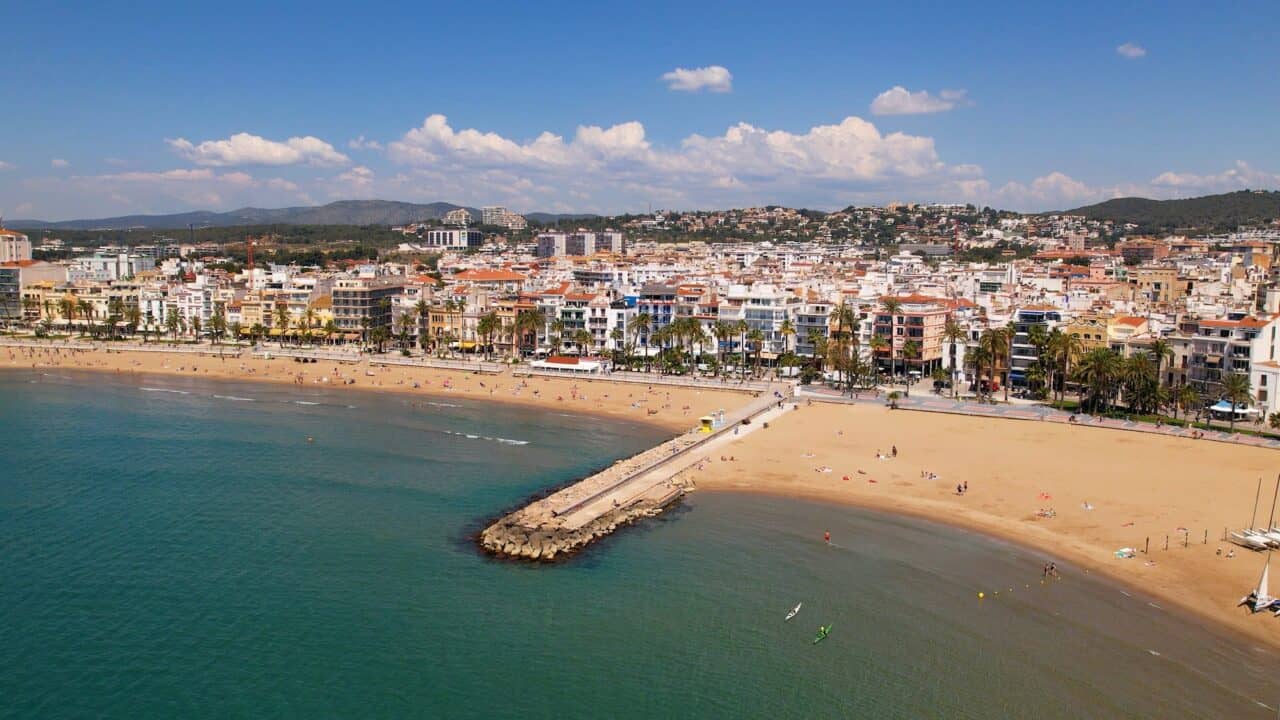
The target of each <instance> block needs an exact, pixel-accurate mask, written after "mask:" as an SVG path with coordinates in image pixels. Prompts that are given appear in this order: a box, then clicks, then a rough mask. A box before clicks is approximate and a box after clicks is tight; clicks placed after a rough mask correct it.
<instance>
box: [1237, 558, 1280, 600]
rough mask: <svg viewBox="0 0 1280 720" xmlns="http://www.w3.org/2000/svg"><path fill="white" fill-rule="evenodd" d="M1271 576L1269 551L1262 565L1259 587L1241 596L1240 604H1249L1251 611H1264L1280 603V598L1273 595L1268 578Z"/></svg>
mask: <svg viewBox="0 0 1280 720" xmlns="http://www.w3.org/2000/svg"><path fill="white" fill-rule="evenodd" d="M1270 576H1271V553H1267V562H1266V564H1265V565H1263V566H1262V577H1261V578H1259V579H1258V587H1256V588H1254V590H1253V592H1251V593H1249V594H1248V595H1245V596H1244V597H1242V598H1240V605H1244V606H1247V607H1248V608H1249V611H1250V612H1262V611H1263V610H1267V609H1269V608H1273V607H1276V606H1278V605H1280V599H1277V598H1274V597H1272V596H1271V588H1270V586H1269V585H1268V580H1269V578H1270Z"/></svg>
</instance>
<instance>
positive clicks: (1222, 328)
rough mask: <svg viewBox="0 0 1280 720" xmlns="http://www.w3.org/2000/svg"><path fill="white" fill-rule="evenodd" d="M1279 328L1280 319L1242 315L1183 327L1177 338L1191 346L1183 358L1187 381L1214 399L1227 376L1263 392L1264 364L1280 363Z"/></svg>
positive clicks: (1238, 314) (1277, 317) (1186, 324)
mask: <svg viewBox="0 0 1280 720" xmlns="http://www.w3.org/2000/svg"><path fill="white" fill-rule="evenodd" d="M1277 325H1280V316H1271V317H1267V318H1257V317H1250V316H1245V315H1243V314H1242V313H1232V314H1230V315H1228V318H1227V319H1213V320H1198V321H1189V322H1186V323H1183V325H1182V326H1181V327H1180V328H1179V333H1178V334H1177V335H1178V336H1179V337H1180V339H1182V340H1183V341H1184V342H1185V344H1186V345H1189V348H1188V352H1186V354H1184V355H1183V356H1182V357H1181V358H1179V360H1180V361H1181V362H1182V363H1184V364H1183V366H1182V368H1183V369H1185V370H1186V374H1187V381H1188V382H1190V383H1193V384H1195V385H1196V386H1197V387H1199V388H1200V389H1201V394H1202V395H1214V394H1216V393H1217V391H1218V390H1219V389H1220V388H1221V383H1222V376H1223V375H1224V374H1226V373H1238V374H1243V375H1245V376H1247V377H1248V378H1249V379H1250V381H1251V384H1252V385H1253V387H1254V388H1255V389H1259V384H1260V382H1261V375H1260V373H1261V372H1262V371H1261V370H1259V367H1260V366H1261V363H1266V362H1276V361H1277V358H1276V345H1277V337H1276V335H1277Z"/></svg>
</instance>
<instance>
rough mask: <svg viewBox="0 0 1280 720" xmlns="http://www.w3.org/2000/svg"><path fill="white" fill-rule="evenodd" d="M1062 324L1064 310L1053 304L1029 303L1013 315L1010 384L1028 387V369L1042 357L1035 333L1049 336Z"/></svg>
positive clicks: (1045, 336)
mask: <svg viewBox="0 0 1280 720" xmlns="http://www.w3.org/2000/svg"><path fill="white" fill-rule="evenodd" d="M1060 324H1062V311H1060V310H1059V309H1058V308H1056V307H1054V306H1052V305H1029V306H1027V307H1025V308H1023V309H1021V310H1019V311H1018V312H1016V313H1014V315H1013V332H1014V334H1013V344H1012V352H1011V353H1010V363H1009V365H1010V367H1009V384H1010V385H1012V386H1014V387H1026V385H1027V371H1028V369H1029V368H1030V367H1031V366H1032V365H1034V364H1036V362H1037V361H1039V359H1040V348H1039V347H1037V345H1036V343H1035V342H1033V341H1034V340H1036V337H1034V336H1035V335H1039V336H1040V337H1043V338H1047V337H1048V336H1049V332H1050V331H1052V330H1053V329H1054V328H1056V327H1058V325H1060Z"/></svg>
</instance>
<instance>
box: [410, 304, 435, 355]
mask: <svg viewBox="0 0 1280 720" xmlns="http://www.w3.org/2000/svg"><path fill="white" fill-rule="evenodd" d="M413 311H414V313H415V316H414V317H415V318H416V319H417V321H418V327H417V332H418V345H419V346H420V347H421V348H422V351H423V352H424V353H425V352H426V351H427V328H428V327H429V326H430V324H431V303H429V302H427V301H426V299H425V298H424V299H422V300H419V301H418V302H417V304H415V305H414V306H413Z"/></svg>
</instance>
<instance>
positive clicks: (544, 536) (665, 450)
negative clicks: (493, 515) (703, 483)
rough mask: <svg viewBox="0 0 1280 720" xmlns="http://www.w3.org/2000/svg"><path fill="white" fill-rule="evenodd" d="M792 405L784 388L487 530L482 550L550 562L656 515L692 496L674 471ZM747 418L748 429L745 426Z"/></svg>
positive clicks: (505, 518) (506, 518)
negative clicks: (708, 428)
mask: <svg viewBox="0 0 1280 720" xmlns="http://www.w3.org/2000/svg"><path fill="white" fill-rule="evenodd" d="M775 391H776V392H777V393H778V394H780V395H781V396H782V397H781V398H779V397H778V396H777V395H775ZM790 397H791V388H790V386H784V385H779V386H777V387H776V388H775V389H774V390H770V391H768V392H763V393H760V395H759V396H758V397H756V398H755V399H753V400H752V401H751V402H750V403H748V404H747V405H746V406H745V407H743V408H740V409H739V410H737V411H735V412H733V413H731V414H729V415H727V416H726V418H725V422H724V424H723V426H722V427H720V428H719V429H718V430H717V431H716V432H714V433H710V434H706V433H700V432H698V431H697V430H696V429H694V430H691V431H689V432H686V433H684V434H682V435H679V436H677V437H675V438H672V439H671V440H668V441H666V442H664V443H662V444H661V445H658V446H657V447H653V448H649V449H648V450H645V451H644V452H642V453H639V454H637V455H633V456H631V457H629V458H626V459H625V460H619V461H618V462H616V463H614V464H613V465H611V466H609V467H608V468H606V469H604V470H602V471H601V472H598V473H596V474H595V475H592V476H590V477H588V478H586V479H584V480H581V481H580V482H577V483H574V484H573V485H570V486H568V487H566V488H564V489H563V490H560V491H559V492H556V493H554V494H552V495H549V496H547V497H545V498H542V499H540V500H535V501H533V502H531V503H529V504H528V505H526V506H525V507H523V508H521V509H519V510H516V511H515V512H513V513H511V514H509V515H507V516H505V517H503V518H501V519H500V520H498V521H497V522H495V523H493V524H492V525H490V526H489V527H487V528H485V529H484V530H483V531H482V532H481V533H480V538H479V540H480V546H481V547H482V548H484V549H485V550H486V551H487V552H490V553H492V554H494V555H498V556H502V557H509V558H518V559H523V560H532V561H542V562H549V561H554V560H558V559H561V558H563V557H565V556H567V555H570V554H572V553H574V552H576V551H578V550H581V549H582V548H584V547H586V546H587V545H588V544H590V543H591V542H592V541H594V540H596V539H598V538H601V537H604V536H606V535H608V534H610V533H612V532H613V531H614V530H617V529H618V528H619V527H622V526H625V525H628V524H630V523H633V522H635V521H636V520H639V519H641V518H646V517H652V516H654V515H657V514H658V513H660V512H662V510H663V509H664V508H666V507H667V506H668V505H670V504H671V503H672V502H674V501H675V500H677V499H678V498H680V497H681V496H682V495H684V494H685V492H687V491H688V490H689V489H690V488H689V487H688V486H687V485H685V484H684V483H681V482H680V481H678V480H676V479H675V476H676V475H677V474H678V473H679V472H680V471H682V470H684V469H685V468H687V467H689V466H691V465H693V464H695V463H697V462H699V461H700V460H702V459H704V458H705V457H706V455H705V451H707V450H710V449H711V448H712V447H714V446H716V445H719V444H722V443H727V442H729V441H731V440H732V439H733V438H734V437H735V431H736V432H737V433H738V434H741V433H744V432H752V431H755V430H756V429H758V428H760V427H762V425H763V423H766V422H768V420H769V419H770V418H771V417H772V416H773V415H775V414H778V413H781V412H784V411H785V409H784V408H785V407H786V403H787V402H788V401H789V400H790ZM780 405H781V406H782V407H779V406H780ZM746 418H750V419H751V423H750V424H748V425H743V424H742V421H743V420H744V419H746Z"/></svg>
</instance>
